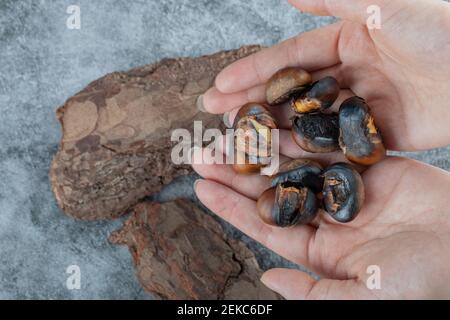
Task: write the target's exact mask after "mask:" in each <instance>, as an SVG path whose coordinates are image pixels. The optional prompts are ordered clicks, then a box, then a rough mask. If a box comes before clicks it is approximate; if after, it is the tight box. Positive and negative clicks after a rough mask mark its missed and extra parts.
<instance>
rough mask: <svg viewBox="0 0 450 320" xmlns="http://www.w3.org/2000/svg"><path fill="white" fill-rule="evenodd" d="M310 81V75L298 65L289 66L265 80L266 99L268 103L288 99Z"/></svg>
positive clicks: (304, 88)
mask: <svg viewBox="0 0 450 320" xmlns="http://www.w3.org/2000/svg"><path fill="white" fill-rule="evenodd" d="M310 83H311V75H310V74H309V73H308V72H306V71H305V70H303V69H301V68H298V67H289V68H285V69H282V70H280V71H278V72H277V73H275V74H274V75H273V76H272V77H271V78H270V79H269V81H268V82H267V87H266V99H267V103H268V104H270V105H276V104H279V103H283V102H285V101H288V100H289V99H290V98H291V97H292V96H293V95H296V94H300V93H301V92H303V91H304V90H306V89H307V88H308V85H309V84H310Z"/></svg>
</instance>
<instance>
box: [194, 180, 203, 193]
mask: <svg viewBox="0 0 450 320" xmlns="http://www.w3.org/2000/svg"><path fill="white" fill-rule="evenodd" d="M202 180H203V179H197V180H195V182H194V192H195V193H197V185H198V183H199V182H200V181H202Z"/></svg>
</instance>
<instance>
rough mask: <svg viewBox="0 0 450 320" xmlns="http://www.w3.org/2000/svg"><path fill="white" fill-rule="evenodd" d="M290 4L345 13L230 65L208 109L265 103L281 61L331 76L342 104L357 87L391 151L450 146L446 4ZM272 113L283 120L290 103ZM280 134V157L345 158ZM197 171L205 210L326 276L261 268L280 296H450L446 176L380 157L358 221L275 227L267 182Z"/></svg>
mask: <svg viewBox="0 0 450 320" xmlns="http://www.w3.org/2000/svg"><path fill="white" fill-rule="evenodd" d="M291 2H292V3H293V4H294V5H295V6H296V7H298V8H300V9H302V10H304V11H307V12H311V13H314V14H320V15H336V16H338V17H341V18H342V19H344V20H342V21H340V22H337V23H336V24H334V25H331V26H327V27H325V28H322V29H318V30H314V31H311V32H308V33H305V34H303V35H301V36H299V37H297V38H295V39H294V40H288V41H286V42H284V43H282V44H280V45H277V46H275V47H273V48H269V49H265V50H263V51H261V52H259V53H257V54H255V55H253V56H250V57H248V58H244V59H243V60H240V61H238V62H236V63H234V64H233V65H231V66H230V67H228V68H226V69H225V70H224V71H223V72H222V73H221V74H220V75H219V76H218V78H217V80H216V87H215V88H212V89H210V90H209V91H208V92H207V93H206V94H205V96H204V105H205V108H206V110H208V111H209V112H213V113H222V112H227V111H230V110H233V109H234V108H236V107H237V106H239V105H242V104H243V103H245V102H247V101H255V100H264V83H265V81H267V79H268V78H269V77H270V76H271V74H273V73H274V72H275V71H276V70H278V69H280V68H283V67H285V66H288V65H301V66H303V67H304V68H306V69H307V70H310V71H311V72H312V73H313V76H314V78H321V77H323V76H325V75H333V76H335V77H336V78H337V79H338V81H339V82H340V83H341V85H342V84H344V87H345V88H346V89H344V90H342V92H341V96H340V98H339V99H338V100H339V101H338V103H337V105H338V104H339V102H340V101H342V100H343V99H344V98H345V97H347V96H349V95H352V94H353V92H355V93H356V94H358V95H360V96H362V97H364V98H366V100H367V101H368V103H369V105H371V107H372V112H373V113H374V115H375V118H376V120H377V123H378V126H379V127H381V129H382V131H383V136H384V138H385V140H386V142H387V145H388V147H389V148H390V149H397V150H419V149H427V148H432V147H437V146H443V145H448V142H449V140H450V139H449V138H450V133H449V129H448V123H449V113H448V112H445V111H446V110H445V109H444V108H445V106H446V103H448V101H449V94H450V92H449V91H448V88H449V79H448V78H449V76H448V75H449V74H450V72H449V71H450V70H449V68H450V63H449V62H450V61H449V57H450V52H449V50H450V47H449V46H450V41H449V33H448V31H447V30H449V29H450V26H449V21H450V16H449V12H450V11H449V10H450V9H449V5H448V4H444V3H442V2H440V1H426V2H425V1H414V2H412V1H394V0H391V1H350V0H342V1H337V0H327V1H325V0H322V1H321V0H297V1H291ZM369 2H370V4H374V3H375V4H378V5H379V6H380V8H381V14H382V26H381V30H374V31H370V32H369V31H367V28H366V27H365V26H364V25H363V23H364V22H365V19H366V18H365V17H366V11H365V10H366V7H367V6H368V5H369ZM405 3H408V5H407V6H406V5H405ZM402 6H403V7H402ZM424 44H426V45H424ZM433 48H434V49H433ZM355 53H356V54H355ZM437 61H439V62H437ZM374 88H375V89H374ZM219 90H220V91H219ZM220 102H221V103H220ZM335 108H336V106H335ZM274 111H275V113H276V116H277V117H278V119H279V122H280V123H285V124H286V127H288V121H287V119H288V112H287V110H281V109H279V110H274ZM235 112H236V111H235V110H233V111H231V113H230V118H233V114H235ZM280 141H282V143H281V145H280V152H281V153H282V154H284V155H285V156H287V157H292V158H300V157H307V158H314V159H317V160H319V161H321V162H322V163H323V164H324V165H327V164H330V163H333V162H336V161H340V160H342V159H343V156H342V154H339V153H331V154H308V153H306V152H304V151H302V150H300V149H299V148H298V147H297V146H296V145H295V143H294V142H293V141H292V139H291V138H290V134H289V132H288V131H285V130H281V131H280ZM286 160H287V158H286V157H283V158H282V161H286ZM208 163H209V162H208ZM193 167H194V169H195V170H196V171H197V172H198V173H199V174H200V175H201V176H202V177H203V178H205V179H206V180H198V181H197V182H196V184H195V190H196V193H197V196H198V197H199V199H200V201H201V202H202V203H203V204H204V205H205V206H206V207H208V208H209V209H210V210H211V211H213V212H215V213H216V214H218V215H219V216H220V217H222V218H224V219H225V220H227V221H228V222H230V223H231V224H233V225H235V226H236V227H237V228H239V229H241V230H242V231H243V232H244V233H246V234H248V235H249V236H250V237H252V238H254V239H255V240H257V241H259V242H261V243H262V244H263V245H265V246H266V247H268V248H270V249H272V250H273V251H275V252H277V253H278V254H280V255H282V256H284V257H285V258H287V259H289V260H291V261H293V262H295V263H297V264H301V265H304V266H305V267H307V268H309V269H310V270H312V271H314V272H316V273H317V274H319V275H320V276H321V279H320V280H318V281H316V280H314V279H313V278H311V277H310V276H309V275H308V274H306V273H303V272H301V271H297V270H289V269H272V270H269V271H267V272H266V273H265V274H264V275H263V277H262V279H261V280H262V281H263V282H264V283H265V284H266V285H267V286H268V287H269V288H271V289H273V290H274V291H277V292H278V293H280V294H281V295H283V296H284V297H285V298H288V299H377V298H379V299H419V298H427V299H431V298H438V299H445V298H447V299H448V298H450V268H449V265H450V207H449V201H448V190H449V189H450V173H448V172H446V171H444V170H441V169H438V168H435V167H432V166H429V165H427V164H424V163H420V162H417V161H414V160H410V159H406V158H399V157H387V158H386V159H385V160H383V161H381V162H379V163H378V164H376V165H374V166H372V167H370V168H368V169H367V170H365V171H364V172H363V173H362V177H363V180H364V185H365V190H366V199H365V202H364V206H363V209H362V211H361V212H360V214H359V215H358V217H357V218H356V219H355V220H354V221H352V222H350V223H348V224H341V223H338V222H335V221H334V220H332V219H331V218H329V216H328V215H327V214H326V213H324V212H320V213H319V215H318V217H317V218H316V219H315V220H314V221H313V222H312V223H310V224H308V225H299V226H294V227H291V228H287V229H282V228H276V227H271V226H268V225H266V224H264V223H263V222H262V221H261V220H260V218H259V217H258V215H257V213H256V199H257V198H258V196H259V195H260V194H261V193H262V192H263V191H264V190H265V189H267V188H268V186H269V178H268V177H266V176H261V175H250V176H248V175H241V174H237V173H235V172H234V171H233V169H232V168H231V166H229V165H221V164H194V165H193ZM371 266H376V267H377V268H379V269H378V270H379V271H380V274H379V276H380V278H379V279H380V288H379V289H369V288H368V286H367V280H368V279H369V277H370V276H371V274H370V273H368V270H369V269H370V267H371ZM368 268H369V269H368Z"/></svg>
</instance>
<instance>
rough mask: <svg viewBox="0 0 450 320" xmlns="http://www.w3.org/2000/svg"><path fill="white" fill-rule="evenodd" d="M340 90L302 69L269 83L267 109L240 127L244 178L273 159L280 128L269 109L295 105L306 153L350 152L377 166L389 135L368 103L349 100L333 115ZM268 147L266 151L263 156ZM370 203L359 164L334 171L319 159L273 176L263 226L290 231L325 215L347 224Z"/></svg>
mask: <svg viewBox="0 0 450 320" xmlns="http://www.w3.org/2000/svg"><path fill="white" fill-rule="evenodd" d="M339 92H340V87H339V84H338V82H337V81H336V79H334V78H333V77H325V78H323V79H320V80H318V81H315V82H312V77H311V75H310V74H309V73H308V72H306V71H305V70H303V69H301V68H298V67H289V68H286V69H282V70H280V71H278V72H277V73H275V74H274V75H273V76H272V77H271V78H270V79H269V81H268V82H267V86H266V100H267V104H264V103H249V104H246V105H244V106H243V107H242V108H241V109H240V110H239V112H238V114H237V116H236V119H235V121H234V129H235V130H236V133H235V150H236V151H237V154H240V155H241V156H240V157H241V159H240V160H241V161H238V162H237V164H235V165H234V169H235V170H236V171H237V172H239V173H255V172H257V171H258V170H259V169H260V168H262V167H264V166H267V165H268V164H269V163H270V160H271V154H270V152H265V153H263V154H261V152H260V151H261V150H262V149H264V148H266V150H270V145H271V130H272V129H276V128H277V124H276V121H275V119H274V117H273V116H272V115H271V113H270V111H269V106H276V105H280V104H284V103H289V105H290V107H291V108H292V109H293V111H294V113H295V116H294V117H293V118H292V137H293V139H294V141H295V142H296V143H297V144H298V145H299V146H300V147H301V148H302V149H303V150H305V151H308V152H311V153H324V152H334V151H338V150H342V152H343V153H344V155H345V156H346V157H347V159H348V160H349V161H350V162H352V163H355V164H360V165H371V164H374V163H376V162H378V161H380V160H382V159H383V158H384V157H385V154H386V150H385V147H384V145H383V140H382V136H381V133H380V132H379V130H378V129H377V127H376V125H375V122H374V119H373V117H372V115H371V114H370V108H369V106H368V105H367V103H366V102H365V100H364V99H362V98H360V97H357V96H354V97H351V98H348V99H347V100H345V101H344V102H343V103H342V104H341V106H340V108H339V112H330V111H329V108H330V107H331V106H332V105H333V104H334V103H335V101H336V100H337V98H338V95H339ZM261 146H262V147H263V148H262V149H261ZM363 202H364V185H363V182H362V179H361V176H360V175H359V173H358V172H357V171H356V170H355V168H353V166H352V165H351V164H347V163H335V164H333V165H331V166H329V167H328V168H325V169H324V168H322V166H321V165H320V164H319V163H317V162H315V161H312V160H306V159H294V160H292V161H289V162H287V163H285V164H283V165H281V166H280V168H279V171H278V173H277V174H276V175H274V176H272V183H271V188H270V189H268V190H266V191H265V192H264V193H263V194H262V195H261V196H260V198H259V199H258V203H257V208H258V213H259V215H260V217H261V219H262V220H263V221H264V222H265V223H267V224H270V225H275V226H279V227H288V226H292V225H295V224H306V223H309V222H311V221H312V220H313V219H314V218H315V216H316V215H317V212H318V209H319V208H322V209H324V210H325V211H326V212H327V213H328V214H329V215H330V216H331V217H332V218H334V219H335V220H336V221H339V222H349V221H352V220H353V219H354V218H355V217H356V216H357V214H358V213H359V211H360V209H361V207H362V204H363Z"/></svg>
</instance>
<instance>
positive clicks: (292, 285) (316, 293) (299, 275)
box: [261, 268, 373, 300]
mask: <svg viewBox="0 0 450 320" xmlns="http://www.w3.org/2000/svg"><path fill="white" fill-rule="evenodd" d="M261 281H262V283H264V285H266V286H267V287H268V288H270V289H272V290H273V291H275V292H277V293H279V294H280V295H282V296H283V297H284V298H286V299H289V300H300V299H301V300H305V299H314V300H316V299H369V298H373V296H371V295H370V293H369V291H368V289H367V288H366V287H364V285H363V284H362V283H360V282H357V281H356V280H332V279H321V280H319V281H316V280H314V279H313V278H312V277H311V276H309V275H308V274H307V273H305V272H302V271H299V270H293V269H281V268H276V269H271V270H269V271H267V272H265V273H264V274H263V275H262V277H261Z"/></svg>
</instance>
